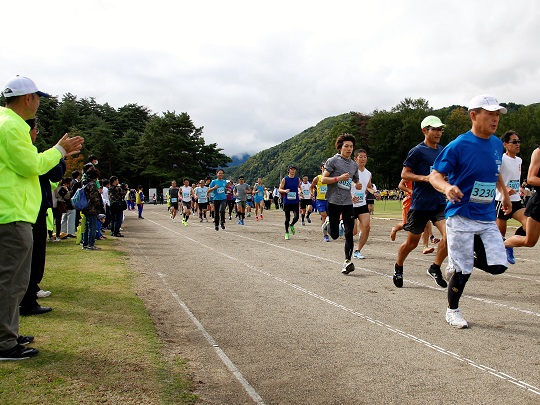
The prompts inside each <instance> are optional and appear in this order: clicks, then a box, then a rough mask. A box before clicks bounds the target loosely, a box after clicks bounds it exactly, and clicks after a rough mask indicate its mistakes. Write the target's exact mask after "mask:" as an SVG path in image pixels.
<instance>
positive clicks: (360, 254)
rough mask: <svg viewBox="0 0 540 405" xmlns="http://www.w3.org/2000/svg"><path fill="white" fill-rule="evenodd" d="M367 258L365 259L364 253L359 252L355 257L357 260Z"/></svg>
mask: <svg viewBox="0 0 540 405" xmlns="http://www.w3.org/2000/svg"><path fill="white" fill-rule="evenodd" d="M365 258H366V257H365V256H364V255H363V254H362V253H360V251H359V250H357V251H356V257H355V259H365Z"/></svg>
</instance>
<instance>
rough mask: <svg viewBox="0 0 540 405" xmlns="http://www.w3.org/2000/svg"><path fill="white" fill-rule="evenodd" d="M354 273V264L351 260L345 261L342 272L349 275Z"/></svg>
mask: <svg viewBox="0 0 540 405" xmlns="http://www.w3.org/2000/svg"><path fill="white" fill-rule="evenodd" d="M352 271H354V263H353V262H351V261H350V260H345V262H344V263H343V267H342V268H341V272H342V273H343V274H349V273H350V272H352Z"/></svg>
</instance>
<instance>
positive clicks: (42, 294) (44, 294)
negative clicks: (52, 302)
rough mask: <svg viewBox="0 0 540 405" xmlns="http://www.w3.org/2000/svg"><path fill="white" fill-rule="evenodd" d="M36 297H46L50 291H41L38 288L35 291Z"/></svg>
mask: <svg viewBox="0 0 540 405" xmlns="http://www.w3.org/2000/svg"><path fill="white" fill-rule="evenodd" d="M36 295H37V297H38V298H47V297H49V296H50V295H51V292H50V291H43V290H39V291H38V292H37V293H36Z"/></svg>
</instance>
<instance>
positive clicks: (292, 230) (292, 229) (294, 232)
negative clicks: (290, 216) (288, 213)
mask: <svg viewBox="0 0 540 405" xmlns="http://www.w3.org/2000/svg"><path fill="white" fill-rule="evenodd" d="M290 229H291V233H292V234H293V235H294V234H296V231H295V230H294V225H291V226H290Z"/></svg>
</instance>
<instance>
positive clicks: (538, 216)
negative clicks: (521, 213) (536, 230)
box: [525, 191, 540, 222]
mask: <svg viewBox="0 0 540 405" xmlns="http://www.w3.org/2000/svg"><path fill="white" fill-rule="evenodd" d="M525 215H526V216H528V217H531V218H532V219H534V220H535V221H536V222H540V192H538V191H537V192H536V193H534V195H533V196H532V197H531V198H530V199H529V202H528V203H527V208H525Z"/></svg>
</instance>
